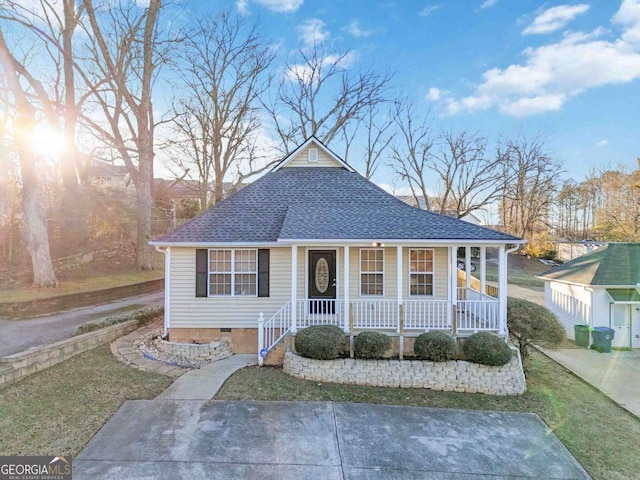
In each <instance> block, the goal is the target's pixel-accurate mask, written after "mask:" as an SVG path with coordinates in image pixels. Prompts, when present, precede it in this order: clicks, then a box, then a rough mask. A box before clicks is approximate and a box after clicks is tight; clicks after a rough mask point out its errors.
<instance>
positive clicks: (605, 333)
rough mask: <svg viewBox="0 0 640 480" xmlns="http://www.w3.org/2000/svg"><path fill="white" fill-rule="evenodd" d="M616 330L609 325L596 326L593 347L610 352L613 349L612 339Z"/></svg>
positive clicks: (603, 351) (601, 351)
mask: <svg viewBox="0 0 640 480" xmlns="http://www.w3.org/2000/svg"><path fill="white" fill-rule="evenodd" d="M615 333H616V332H615V330H614V329H613V328H609V327H595V328H594V329H593V344H592V345H591V348H593V349H594V350H597V351H599V352H600V353H609V352H610V351H611V341H612V340H613V335H614V334H615Z"/></svg>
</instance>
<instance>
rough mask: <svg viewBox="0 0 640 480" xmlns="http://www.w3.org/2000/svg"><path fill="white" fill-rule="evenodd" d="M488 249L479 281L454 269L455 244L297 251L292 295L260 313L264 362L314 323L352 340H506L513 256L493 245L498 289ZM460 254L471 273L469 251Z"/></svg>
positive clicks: (483, 253)
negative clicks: (367, 336) (375, 334)
mask: <svg viewBox="0 0 640 480" xmlns="http://www.w3.org/2000/svg"><path fill="white" fill-rule="evenodd" d="M487 248H488V247H487V246H486V245H480V246H479V247H478V250H479V256H478V260H479V261H478V262H477V267H478V277H477V278H476V277H472V276H471V275H467V274H466V273H465V271H463V270H461V269H458V268H457V267H458V246H447V247H443V246H429V247H424V246H401V245H398V246H394V247H391V248H389V247H385V246H384V245H381V244H379V243H377V244H376V243H374V244H373V247H369V246H367V247H365V246H355V247H354V246H344V247H341V248H340V247H338V248H335V247H334V248H333V249H332V248H330V247H317V248H314V247H300V246H292V250H291V251H292V254H291V257H292V259H291V260H292V261H291V265H292V272H291V279H292V282H291V283H292V288H291V292H292V296H291V298H290V299H289V300H288V301H287V302H286V303H285V304H284V305H283V306H282V308H280V310H279V311H278V312H276V313H275V314H274V315H272V316H270V317H267V318H265V316H264V315H263V314H260V318H259V320H258V352H259V358H260V359H262V358H264V357H265V356H266V354H267V353H268V352H269V351H270V350H271V349H272V348H273V347H274V346H275V345H276V344H277V343H278V342H279V341H280V340H281V339H282V338H283V337H284V336H285V335H286V334H288V333H290V332H291V333H294V334H295V332H296V331H297V330H299V329H302V328H306V327H309V326H313V325H335V326H338V327H341V328H342V329H343V330H344V331H345V333H347V334H349V335H354V334H357V333H359V332H361V331H365V330H375V331H382V332H386V333H389V334H390V335H394V336H396V335H397V336H400V337H403V336H404V335H408V336H417V335H419V334H420V333H423V332H427V331H430V330H441V331H445V332H447V333H450V334H451V335H453V336H456V337H459V336H467V335H471V334H473V333H477V332H481V331H489V332H494V333H496V334H497V335H500V336H503V337H506V336H507V327H506V290H507V289H506V262H507V254H508V252H507V251H506V248H505V246H496V247H495V255H494V258H495V257H497V264H498V282H496V283H497V284H498V286H497V287H496V286H495V285H494V284H489V283H488V282H487V281H486V272H487ZM489 248H492V247H489ZM463 250H464V252H465V257H464V260H463V262H464V264H465V267H466V268H465V270H466V271H467V272H468V271H470V270H471V246H464V249H463ZM299 257H302V258H299ZM323 259H326V261H325V260H323ZM340 287H341V288H340Z"/></svg>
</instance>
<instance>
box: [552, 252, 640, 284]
mask: <svg viewBox="0 0 640 480" xmlns="http://www.w3.org/2000/svg"><path fill="white" fill-rule="evenodd" d="M539 277H540V278H542V279H543V280H557V281H561V282H570V283H578V284H582V285H594V286H597V285H603V286H611V285H620V286H634V285H639V284H640V243H610V244H609V245H607V246H606V247H602V248H599V249H598V250H596V251H594V252H591V253H589V254H587V255H583V256H582V257H578V258H576V259H574V260H571V261H570V262H567V263H565V264H563V265H560V266H558V267H556V268H554V269H552V270H548V271H546V272H544V273H542V274H541V275H539Z"/></svg>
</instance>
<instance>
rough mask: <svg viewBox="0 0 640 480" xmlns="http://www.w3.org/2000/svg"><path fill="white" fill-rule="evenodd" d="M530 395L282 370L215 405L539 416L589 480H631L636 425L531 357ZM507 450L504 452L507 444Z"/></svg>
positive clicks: (264, 371)
mask: <svg viewBox="0 0 640 480" xmlns="http://www.w3.org/2000/svg"><path fill="white" fill-rule="evenodd" d="M527 385H528V391H527V392H526V393H525V394H523V395H520V396H516V397H497V396H491V395H481V394H469V393H456V392H432V391H429V390H422V389H399V388H380V387H365V386H357V385H336V384H326V383H318V382H310V381H305V380H299V379H296V378H293V377H289V376H288V375H286V374H284V373H283V372H282V369H280V368H268V367H263V368H260V369H257V368H255V367H253V368H245V369H243V370H240V371H238V372H237V373H235V374H234V375H233V376H232V377H231V378H229V380H227V382H226V383H225V384H224V386H223V387H222V389H221V390H220V391H219V392H218V394H217V395H216V396H215V399H217V400H265V401H267V400H288V401H331V402H365V403H379V404H388V405H413V406H421V407H440V408H459V409H470V410H497V411H509V412H532V413H537V414H538V415H540V417H541V418H542V419H543V420H544V421H545V422H546V423H547V425H549V427H550V428H551V430H553V432H554V433H555V434H556V435H557V437H558V438H559V439H560V441H562V443H564V444H565V445H566V447H567V448H568V449H569V451H570V452H571V453H572V454H573V455H574V456H575V457H576V458H577V459H578V461H579V462H580V463H581V464H582V465H583V466H584V467H585V468H586V469H587V471H588V472H589V474H590V475H592V477H593V478H594V479H607V480H617V479H635V478H638V472H640V420H639V419H638V418H637V417H635V416H633V415H632V414H630V413H629V412H627V411H626V410H624V409H622V408H620V407H618V406H617V405H616V404H615V403H613V402H612V401H611V400H610V399H609V398H608V397H606V396H605V395H604V394H602V393H601V392H599V391H598V390H596V389H595V388H593V387H592V386H590V385H589V384H587V383H585V382H583V381H582V380H580V379H579V378H577V377H576V376H574V375H573V374H571V373H570V372H568V371H567V370H565V369H564V368H563V367H561V366H559V365H558V364H556V363H555V362H553V361H552V360H549V359H548V358H547V357H545V356H544V355H542V354H540V353H538V352H533V353H532V355H531V363H530V368H529V372H528V377H527ZM505 448H508V445H505Z"/></svg>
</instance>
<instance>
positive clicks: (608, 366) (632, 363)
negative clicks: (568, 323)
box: [541, 348, 640, 418]
mask: <svg viewBox="0 0 640 480" xmlns="http://www.w3.org/2000/svg"><path fill="white" fill-rule="evenodd" d="M541 350H542V352H543V353H544V354H545V355H547V356H548V357H549V358H551V359H552V360H555V361H556V362H558V363H559V364H560V365H562V366H563V367H565V368H566V369H568V370H571V371H572V372H573V373H575V374H576V375H577V376H579V377H580V378H582V379H583V380H584V381H586V382H587V383H590V384H591V385H593V386H594V387H596V388H597V389H598V390H600V391H601V392H602V393H604V394H605V395H607V396H608V397H609V398H611V399H612V400H613V401H614V402H616V403H617V404H618V405H620V406H621V407H622V408H624V409H626V410H628V411H629V412H631V413H633V414H634V415H635V416H637V417H639V418H640V381H639V380H638V379H640V350H634V351H632V352H620V351H612V352H611V353H599V352H596V351H594V350H589V349H586V348H570V349H562V350H551V349H541Z"/></svg>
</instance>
